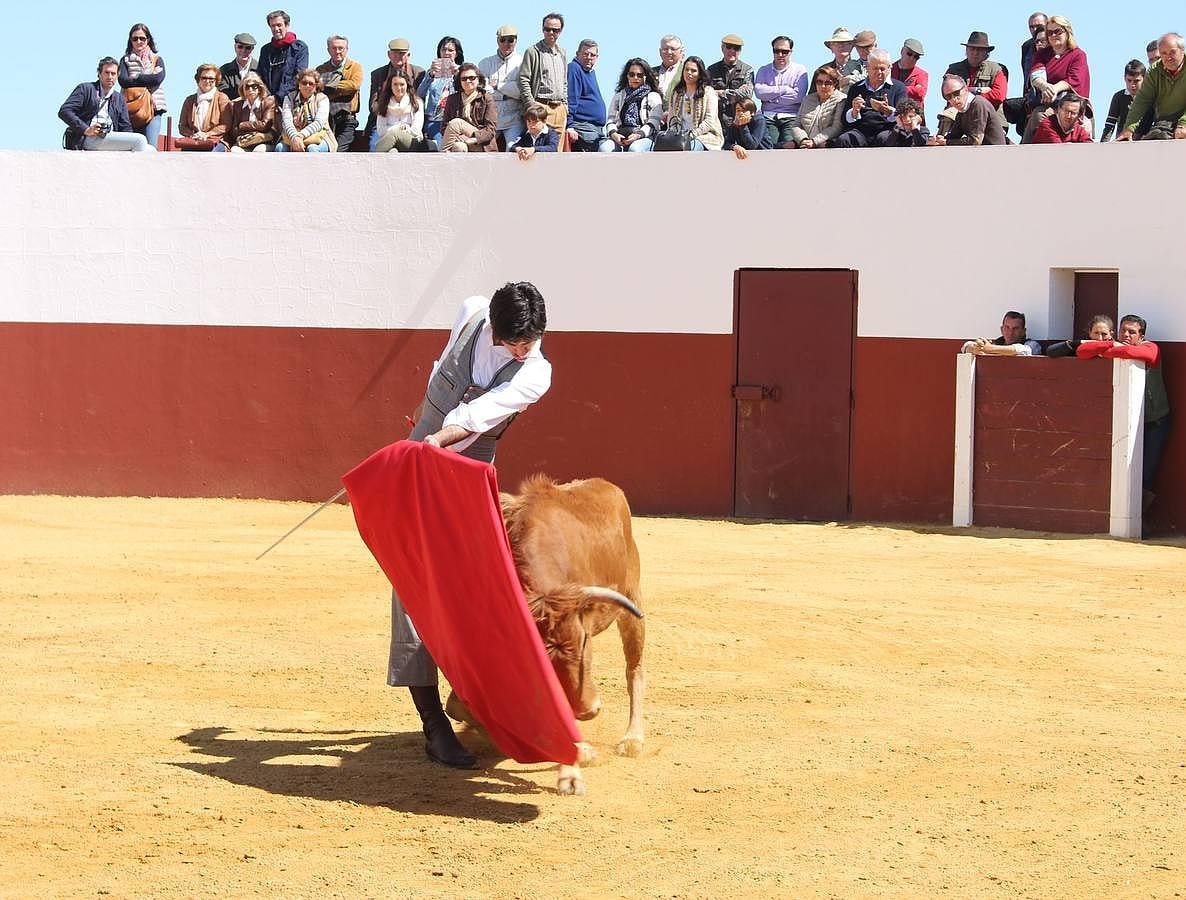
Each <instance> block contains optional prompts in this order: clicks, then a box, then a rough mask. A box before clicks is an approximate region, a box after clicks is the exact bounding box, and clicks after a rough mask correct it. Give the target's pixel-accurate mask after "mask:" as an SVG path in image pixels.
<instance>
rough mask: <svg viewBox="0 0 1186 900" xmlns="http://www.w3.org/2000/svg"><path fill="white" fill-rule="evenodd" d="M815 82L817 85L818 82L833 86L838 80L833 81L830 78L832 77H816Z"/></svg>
mask: <svg viewBox="0 0 1186 900" xmlns="http://www.w3.org/2000/svg"><path fill="white" fill-rule="evenodd" d="M815 83H816V84H817V85H818V84H830V85H833V86H837V85H838V84H839V82H835V81H833V80H832V79H830V78H817V79H816V80H815Z"/></svg>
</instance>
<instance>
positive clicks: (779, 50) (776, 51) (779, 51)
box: [774, 47, 791, 56]
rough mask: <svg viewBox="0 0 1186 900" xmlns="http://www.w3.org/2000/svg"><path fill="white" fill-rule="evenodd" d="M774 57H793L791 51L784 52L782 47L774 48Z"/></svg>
mask: <svg viewBox="0 0 1186 900" xmlns="http://www.w3.org/2000/svg"><path fill="white" fill-rule="evenodd" d="M774 55H775V56H790V55H791V51H790V50H783V49H782V48H780V47H775V48H774Z"/></svg>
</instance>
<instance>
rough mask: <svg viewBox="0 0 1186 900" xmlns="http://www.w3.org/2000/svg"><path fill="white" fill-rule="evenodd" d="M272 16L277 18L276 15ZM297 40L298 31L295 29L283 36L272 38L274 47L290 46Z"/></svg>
mask: <svg viewBox="0 0 1186 900" xmlns="http://www.w3.org/2000/svg"><path fill="white" fill-rule="evenodd" d="M272 18H275V16H273V17H272ZM295 42H296V32H295V31H290V32H288V33H287V34H285V35H284V37H282V38H272V46H273V47H289V46H291V45H292V44H293V43H295Z"/></svg>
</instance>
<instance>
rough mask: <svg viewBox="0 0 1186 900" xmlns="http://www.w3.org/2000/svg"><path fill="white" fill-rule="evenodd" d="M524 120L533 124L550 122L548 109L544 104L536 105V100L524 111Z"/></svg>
mask: <svg viewBox="0 0 1186 900" xmlns="http://www.w3.org/2000/svg"><path fill="white" fill-rule="evenodd" d="M523 120H524V121H528V120H530V121H532V122H546V121H547V120H548V108H547V107H546V106H544V105H543V104H542V103H536V102H535V101H534V100H533V101H532V102H531V103H528V104H527V108H526V109H524V110H523Z"/></svg>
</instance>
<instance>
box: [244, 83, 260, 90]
mask: <svg viewBox="0 0 1186 900" xmlns="http://www.w3.org/2000/svg"><path fill="white" fill-rule="evenodd" d="M243 90H245V91H258V90H259V85H258V84H245V85H243Z"/></svg>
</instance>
